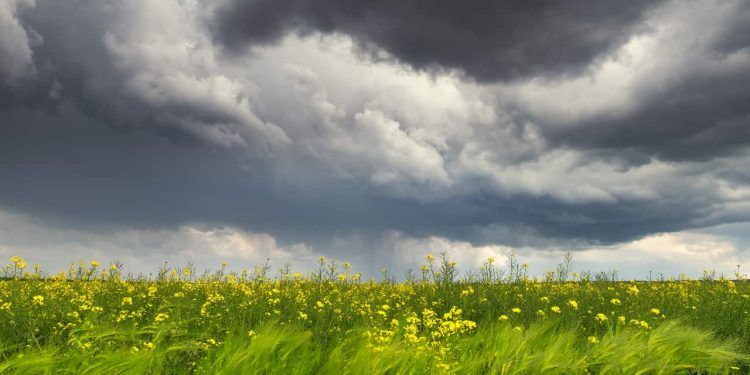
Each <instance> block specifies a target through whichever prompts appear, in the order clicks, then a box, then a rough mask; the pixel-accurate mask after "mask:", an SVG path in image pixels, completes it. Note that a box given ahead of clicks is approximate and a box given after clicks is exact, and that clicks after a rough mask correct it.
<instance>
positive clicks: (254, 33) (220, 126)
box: [0, 0, 750, 278]
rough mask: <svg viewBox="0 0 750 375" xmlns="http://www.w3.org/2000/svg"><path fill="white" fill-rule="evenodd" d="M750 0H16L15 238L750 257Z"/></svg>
mask: <svg viewBox="0 0 750 375" xmlns="http://www.w3.org/2000/svg"><path fill="white" fill-rule="evenodd" d="M749 87H750V2H749V1H747V0H735V1H731V0H727V1H718V0H717V1H701V0H687V1H615V0H611V1H610V0H606V1H604V0H602V1H597V2H594V3H592V2H589V1H584V0H568V1H552V0H550V1H538V2H531V3H530V2H528V1H520V0H518V1H496V0H479V1H472V2H468V3H467V2H460V1H442V0H438V1H422V0H410V1H404V0H385V1H366V0H251V1H239V0H237V1H232V0H222V1H201V0H160V1H147V0H140V1H139V0H132V1H99V0H75V1H55V0H37V1H34V0H2V1H0V255H1V256H3V257H6V258H7V257H10V256H12V255H20V256H23V257H25V258H27V261H28V262H29V263H41V264H42V265H43V266H44V267H45V268H47V269H50V270H60V269H64V268H65V267H66V265H67V264H68V263H69V262H71V261H76V262H77V261H78V260H79V259H84V260H87V261H88V260H91V259H96V260H99V261H101V262H107V261H111V260H120V261H122V262H124V263H125V266H126V269H127V270H129V271H133V272H149V271H154V270H155V269H156V268H157V267H158V266H159V265H160V264H161V263H162V262H163V261H165V260H166V261H169V262H170V263H171V264H174V265H183V264H185V263H187V262H192V263H193V264H195V265H196V266H198V267H199V268H205V267H213V268H216V267H218V265H219V264H221V262H222V261H228V262H229V263H230V265H232V266H233V267H234V268H236V269H240V268H243V267H251V266H252V265H253V264H255V263H257V262H259V261H261V260H263V259H265V258H268V257H270V258H271V259H272V262H273V263H274V264H276V265H280V264H283V263H285V262H291V263H292V265H293V266H294V267H295V268H297V269H302V270H304V269H308V268H310V267H312V266H313V263H315V261H316V260H317V258H318V257H319V256H321V255H324V256H327V257H329V258H335V259H337V260H339V261H345V260H346V261H350V262H351V263H352V264H353V265H354V268H355V270H360V271H363V272H365V273H366V274H377V272H378V270H379V269H380V268H381V267H389V268H390V269H391V270H392V272H396V273H401V272H402V271H404V270H405V269H407V268H409V267H415V268H416V267H419V264H420V263H421V262H422V259H423V258H424V256H425V255H426V254H428V253H435V254H437V253H439V252H441V251H448V252H449V253H450V254H451V256H452V257H453V258H454V259H456V260H458V262H459V266H461V267H463V269H467V268H470V267H476V266H477V265H478V264H479V263H481V261H483V260H484V259H486V258H487V257H488V256H494V257H496V258H498V259H503V258H504V257H505V256H506V255H507V254H508V253H509V252H511V251H514V252H516V253H517V254H518V256H519V257H520V258H521V259H522V260H523V261H528V262H529V264H530V266H531V269H532V271H533V272H534V273H537V274H541V273H542V272H544V271H546V270H548V269H551V268H552V267H553V265H554V263H555V262H557V261H558V260H559V258H560V256H561V254H562V252H563V251H566V250H570V251H573V252H574V258H575V260H576V268H577V269H578V270H579V271H580V270H584V269H591V270H595V271H596V270H608V269H617V270H619V271H620V274H621V275H622V276H623V277H628V278H631V277H638V278H643V277H646V276H647V275H648V271H649V270H651V271H653V272H655V273H658V272H663V273H665V274H668V275H677V274H680V273H687V274H689V275H692V276H696V275H699V274H700V273H701V272H702V271H703V270H704V269H709V268H711V269H717V270H719V272H724V273H726V274H733V273H734V271H735V269H736V266H737V265H738V264H739V265H742V267H743V270H744V272H747V271H748V269H750V168H748V165H750V89H748V88H749Z"/></svg>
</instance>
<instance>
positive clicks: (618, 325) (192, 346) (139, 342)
mask: <svg viewBox="0 0 750 375" xmlns="http://www.w3.org/2000/svg"><path fill="white" fill-rule="evenodd" d="M496 263H497V262H496V261H495V260H494V259H488V260H487V261H486V262H485V263H484V265H482V267H480V268H479V269H478V270H476V271H475V272H468V273H466V272H464V273H462V274H459V269H458V265H456V264H455V263H454V262H452V261H450V259H448V258H447V257H446V256H445V255H443V257H438V259H436V258H435V257H433V256H431V255H430V256H428V257H427V258H426V259H425V264H424V266H423V267H422V268H421V269H420V270H417V271H416V272H410V273H408V274H407V275H406V276H405V277H404V278H402V279H401V280H400V281H396V280H395V279H394V278H393V276H392V275H389V274H388V273H387V272H385V273H384V276H383V277H382V278H380V279H378V280H374V279H373V280H362V278H361V275H360V274H357V273H354V272H353V271H352V269H351V267H350V265H349V264H347V263H342V264H337V263H336V262H334V261H331V260H327V259H324V258H321V259H320V262H319V264H318V267H317V270H315V271H313V272H310V273H306V274H301V273H296V272H292V271H291V270H289V268H288V267H283V268H281V269H279V270H277V271H274V272H272V271H271V267H270V265H269V264H268V263H266V264H263V265H259V266H256V267H254V268H253V269H251V270H244V271H241V272H229V271H227V268H226V265H223V266H222V267H221V268H220V269H219V270H217V271H214V272H204V273H200V274H198V272H197V271H196V270H195V269H194V268H193V267H189V266H188V267H182V268H171V267H169V266H168V265H164V266H163V267H161V269H160V270H159V272H158V274H155V275H154V276H152V277H143V276H132V275H130V276H127V275H124V274H123V267H122V265H120V264H111V265H101V264H99V263H98V262H96V261H92V262H88V263H85V264H84V263H83V262H81V263H78V264H71V267H70V270H69V271H68V272H63V273H60V274H56V275H49V274H46V273H45V272H43V271H42V270H41V269H39V267H38V266H29V265H27V264H26V261H25V260H23V259H21V258H19V257H13V258H12V259H11V262H10V263H9V264H8V265H7V266H6V267H5V268H4V269H3V270H2V280H1V281H0V373H3V374H5V373H9V374H26V373H30V374H53V373H54V374H58V373H63V374H102V373H107V374H191V373H192V374H254V373H260V374H275V373H279V374H281V373H284V374H325V373H337V374H406V373H409V374H411V373H416V374H443V373H450V374H485V373H496V374H538V373H544V374H673V373H674V374H703V373H705V374H741V373H742V374H744V373H748V372H749V370H750V367H748V365H749V364H750V362H749V357H748V354H747V353H750V314H749V311H750V284H749V283H748V281H747V280H746V279H745V278H744V277H742V276H741V275H739V272H738V274H737V275H736V277H734V278H732V279H730V278H724V277H716V276H715V275H714V274H711V273H706V274H705V275H704V277H703V278H700V279H696V280H691V279H688V278H686V277H678V278H673V279H664V278H661V279H659V280H651V281H619V280H616V274H615V273H598V274H592V273H581V274H576V273H574V272H572V267H571V258H570V257H569V256H568V257H566V259H565V260H564V261H563V262H561V264H560V265H559V266H558V269H557V270H555V271H551V272H549V273H547V274H546V275H545V276H544V277H541V278H533V277H529V276H528V275H527V271H526V270H527V267H526V266H525V265H523V264H519V263H518V261H517V260H516V259H515V258H514V257H513V256H511V257H510V258H509V259H508V261H507V262H505V264H504V266H503V267H497V266H496Z"/></svg>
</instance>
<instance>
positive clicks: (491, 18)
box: [214, 0, 659, 81]
mask: <svg viewBox="0 0 750 375" xmlns="http://www.w3.org/2000/svg"><path fill="white" fill-rule="evenodd" d="M658 3H659V2H657V1H597V2H590V1H578V0H575V1H532V2H530V1H507V0H504V1H494V0H482V1H470V2H461V1H422V0H419V1H401V0H388V1H369V0H357V1H350V0H324V1H317V0H281V1H279V0H254V1H242V0H236V1H232V2H231V3H229V4H228V5H225V6H223V7H221V8H219V10H218V11H217V17H216V20H215V22H216V24H215V25H214V27H215V30H216V33H217V35H218V37H219V39H220V40H221V41H223V42H224V43H225V44H226V45H227V46H229V47H230V48H234V49H240V48H243V47H245V46H248V45H256V44H269V43H274V42H276V41H278V40H279V39H280V38H281V37H283V36H284V35H286V34H287V33H290V32H294V33H301V34H307V33H312V32H323V33H333V32H337V33H343V34H346V35H349V36H351V37H352V38H354V40H355V41H357V42H358V45H359V47H360V48H361V49H362V50H363V51H368V52H370V54H371V55H372V56H377V55H378V50H381V49H382V50H385V51H386V52H388V53H389V54H390V55H392V56H393V57H395V58H396V59H398V60H399V61H401V62H404V63H407V64H409V65H411V66H413V67H415V68H418V69H423V68H428V69H434V68H438V69H441V68H444V69H459V70H461V71H463V72H465V73H467V74H468V75H469V76H471V77H473V78H475V79H477V80H480V81H495V80H501V79H510V78H518V77H527V76H535V75H558V74H562V73H567V72H574V71H580V70H581V69H582V68H583V67H585V65H586V64H588V63H590V62H591V61H592V60H593V59H595V58H596V57H597V56H600V55H602V54H604V53H606V52H607V51H609V50H610V49H611V48H613V47H615V46H617V45H618V44H619V43H621V42H623V41H624V40H626V39H627V38H628V37H629V36H630V35H631V34H632V33H633V32H634V30H636V29H637V28H638V24H639V21H640V20H641V17H642V15H643V13H644V12H645V11H647V10H648V9H650V8H652V7H654V6H656V5H658Z"/></svg>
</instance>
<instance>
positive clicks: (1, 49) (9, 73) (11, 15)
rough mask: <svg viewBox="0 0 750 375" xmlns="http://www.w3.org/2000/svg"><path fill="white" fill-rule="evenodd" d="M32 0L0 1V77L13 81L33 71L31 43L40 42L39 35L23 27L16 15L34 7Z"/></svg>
mask: <svg viewBox="0 0 750 375" xmlns="http://www.w3.org/2000/svg"><path fill="white" fill-rule="evenodd" d="M35 5H36V3H35V1H34V0H5V1H2V2H0V78H3V79H4V80H7V81H13V80H15V79H18V78H22V77H26V76H29V75H31V74H33V73H34V64H33V52H32V51H31V45H30V44H32V43H40V42H41V39H40V37H39V35H38V34H37V33H36V32H35V31H34V30H33V29H31V28H24V26H23V25H21V22H20V21H19V19H18V15H19V14H20V13H22V12H24V11H26V10H28V9H31V8H34V6H35Z"/></svg>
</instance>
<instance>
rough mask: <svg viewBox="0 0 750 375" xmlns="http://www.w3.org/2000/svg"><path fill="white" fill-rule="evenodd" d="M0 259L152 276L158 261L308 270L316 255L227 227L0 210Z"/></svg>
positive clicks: (177, 264) (54, 268) (201, 267)
mask: <svg viewBox="0 0 750 375" xmlns="http://www.w3.org/2000/svg"><path fill="white" fill-rule="evenodd" d="M0 255H2V256H3V257H4V258H9V257H11V256H14V255H18V256H21V257H23V258H25V259H26V260H27V262H29V263H39V264H41V265H42V267H43V268H44V269H45V270H47V271H52V272H57V271H61V270H66V269H67V264H68V263H70V262H75V263H77V262H78V261H79V260H83V261H85V262H88V261H90V260H97V261H99V262H101V263H104V264H106V263H108V262H112V261H120V262H123V263H124V264H125V271H126V272H132V273H136V274H137V273H144V274H148V273H154V272H156V271H157V269H158V267H159V266H161V265H162V264H163V262H165V261H166V262H168V263H169V265H171V266H174V267H182V266H186V265H187V264H188V263H191V264H193V265H194V266H196V268H198V270H205V269H213V270H216V269H218V268H219V267H221V263H222V262H228V263H229V267H230V269H233V270H239V269H242V268H249V269H252V267H253V266H255V265H259V264H261V263H263V262H264V261H265V260H266V259H270V260H271V261H272V264H273V265H274V266H276V267H280V266H283V265H284V264H286V263H289V264H290V265H292V267H293V268H294V269H296V270H302V271H305V270H309V269H311V268H312V267H314V265H315V262H316V261H317V258H318V257H319V256H320V255H319V254H318V253H316V252H315V251H314V250H313V249H312V248H311V247H310V246H308V245H306V244H304V243H298V244H293V245H289V246H282V245H279V244H278V243H277V242H276V239H275V238H274V237H273V236H271V235H269V234H267V233H253V232H247V231H244V230H241V229H238V228H232V227H221V228H217V227H198V226H183V227H180V228H176V229H153V230H148V229H122V228H120V229H118V230H116V231H106V230H105V231H102V230H97V229H92V230H84V229H75V228H66V227H57V226H54V225H50V224H48V223H45V222H42V221H39V220H37V219H35V218H33V217H29V216H26V215H19V214H12V213H8V212H3V211H0Z"/></svg>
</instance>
